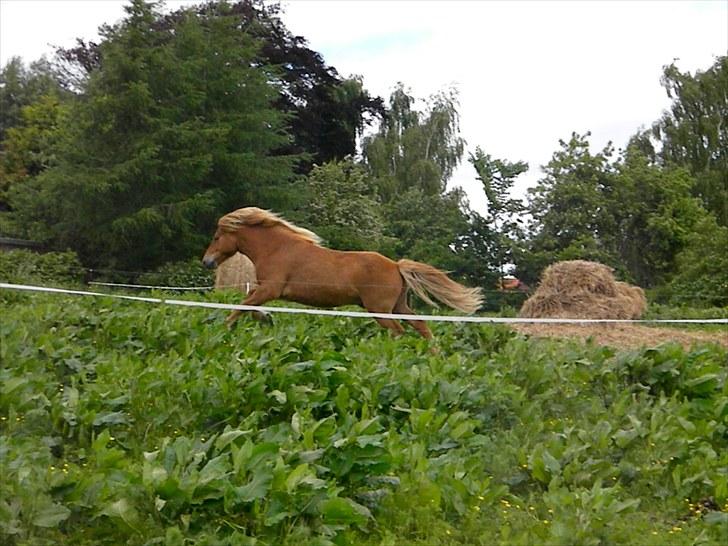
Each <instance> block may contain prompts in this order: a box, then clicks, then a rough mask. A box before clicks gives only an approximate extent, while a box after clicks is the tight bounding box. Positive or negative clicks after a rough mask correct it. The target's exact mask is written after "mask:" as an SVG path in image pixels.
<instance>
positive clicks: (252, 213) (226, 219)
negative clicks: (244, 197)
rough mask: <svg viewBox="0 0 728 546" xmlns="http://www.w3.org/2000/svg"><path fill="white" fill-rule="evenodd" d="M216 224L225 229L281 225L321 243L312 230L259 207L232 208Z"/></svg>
mask: <svg viewBox="0 0 728 546" xmlns="http://www.w3.org/2000/svg"><path fill="white" fill-rule="evenodd" d="M217 225H218V226H219V227H220V228H221V229H223V230H225V231H236V230H238V229H240V228H241V227H242V226H263V227H273V226H281V227H284V228H286V229H288V230H290V231H292V232H293V233H295V234H296V235H297V236H298V237H300V238H301V239H304V240H306V241H309V242H311V243H313V244H315V245H318V244H320V243H321V237H319V236H318V235H316V234H315V233H314V232H313V231H309V230H307V229H304V228H302V227H298V226H297V225H295V224H292V223H291V222H289V221H287V220H284V219H283V218H281V217H280V216H278V215H277V214H275V213H273V212H270V211H269V210H263V209H259V208H258V207H245V208H242V209H238V210H234V211H233V212H230V213H228V214H226V215H225V216H223V217H222V218H220V220H218V222H217Z"/></svg>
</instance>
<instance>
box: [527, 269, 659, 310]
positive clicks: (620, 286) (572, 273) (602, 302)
mask: <svg viewBox="0 0 728 546" xmlns="http://www.w3.org/2000/svg"><path fill="white" fill-rule="evenodd" d="M612 271H613V270H612V268H611V267H607V266H606V265H604V264H600V263H596V262H587V261H584V260H571V261H564V262H557V263H555V264H552V265H550V266H549V267H547V268H546V269H545V270H544V272H543V274H542V276H541V283H540V284H539V286H538V288H537V289H536V292H534V294H533V295H532V296H531V297H530V298H528V299H527V300H526V301H525V302H524V304H523V307H521V311H520V312H519V316H521V317H528V318H576V319H579V318H584V319H634V318H639V317H640V316H642V313H643V312H644V310H645V308H646V306H647V301H646V299H645V295H644V292H643V291H642V289H641V288H639V287H637V286H631V285H629V284H627V283H622V282H617V281H616V280H615V279H614V274H613V272H612Z"/></svg>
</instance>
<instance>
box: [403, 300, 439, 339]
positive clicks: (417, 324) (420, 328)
mask: <svg viewBox="0 0 728 546" xmlns="http://www.w3.org/2000/svg"><path fill="white" fill-rule="evenodd" d="M394 312H395V313H397V314H402V315H414V314H415V312H414V311H412V309H410V306H409V305H407V290H402V293H401V294H400V295H399V298H398V299H397V303H396V304H395V305H394ZM407 322H408V323H410V324H411V325H412V328H414V329H415V330H417V332H419V334H420V335H421V336H422V337H424V338H425V339H432V332H431V331H430V329H429V328H428V327H427V323H426V322H425V321H424V320H408V321H407Z"/></svg>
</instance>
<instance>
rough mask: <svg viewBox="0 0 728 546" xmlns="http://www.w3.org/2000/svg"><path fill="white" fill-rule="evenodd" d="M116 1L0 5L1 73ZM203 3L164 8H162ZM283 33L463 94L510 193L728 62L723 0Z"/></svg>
mask: <svg viewBox="0 0 728 546" xmlns="http://www.w3.org/2000/svg"><path fill="white" fill-rule="evenodd" d="M124 3H125V2H123V1H118V0H0V62H2V64H5V63H6V62H7V60H8V59H9V58H10V57H12V56H14V55H19V56H21V57H22V58H23V59H24V60H26V61H31V60H35V59H37V58H39V57H40V56H41V55H43V54H50V53H51V52H52V47H51V46H52V45H59V46H69V45H71V44H73V42H74V39H75V38H76V37H83V38H85V39H93V38H95V37H96V36H97V34H96V29H97V28H98V26H99V25H101V24H102V23H113V22H115V21H117V20H118V19H119V18H120V17H122V15H123V10H122V6H123V5H124ZM193 3H199V2H189V1H183V2H179V1H168V2H166V5H167V7H168V9H173V8H177V7H179V6H180V5H182V4H193ZM283 5H284V7H285V13H284V14H283V20H284V22H285V24H286V26H287V27H288V28H289V30H290V31H291V32H293V33H295V34H298V35H301V36H304V37H305V38H307V39H308V41H309V43H310V46H311V48H312V49H315V50H317V51H319V52H321V53H322V54H323V57H324V59H325V60H326V62H327V63H328V64H330V65H333V66H334V67H336V69H337V70H338V71H339V73H340V74H342V75H343V76H348V75H350V74H359V75H361V76H363V78H364V85H365V87H366V88H367V89H368V90H369V91H370V92H371V93H372V94H374V95H380V96H382V97H384V98H388V97H389V94H390V92H391V90H392V88H393V86H394V85H395V84H396V83H397V82H398V81H402V82H404V83H405V85H407V86H408V87H410V88H411V90H412V92H413V94H414V95H415V96H417V97H421V98H425V97H427V96H428V95H430V94H432V93H435V92H437V91H438V90H440V89H443V88H445V87H447V86H450V85H455V86H456V87H457V88H458V89H459V91H460V115H461V128H462V133H463V137H464V138H465V139H466V140H467V144H468V146H467V149H468V150H469V151H472V150H474V149H475V147H476V146H480V147H481V148H483V149H484V150H485V151H486V152H487V153H490V154H491V155H493V156H495V157H499V158H503V159H509V160H511V161H516V160H524V161H527V162H528V163H529V165H530V166H531V171H530V172H529V174H527V175H524V176H523V177H522V178H523V180H522V181H521V182H520V183H519V187H518V193H522V192H523V190H524V188H525V187H526V186H528V185H532V184H533V183H534V182H535V181H536V180H537V179H538V178H539V176H540V173H541V170H540V166H541V165H543V164H545V163H546V162H548V160H549V158H550V157H551V154H552V153H553V152H554V151H555V150H556V149H557V147H558V140H559V139H568V137H569V135H570V134H571V132H572V131H576V132H580V133H581V132H585V131H591V132H592V135H593V137H592V143H593V145H594V146H595V147H598V148H601V147H602V146H604V145H605V144H606V142H607V141H609V140H611V141H613V142H614V144H615V145H616V146H617V147H618V148H619V147H622V146H624V144H625V143H626V141H627V139H628V138H629V136H630V135H632V134H633V133H634V132H635V131H636V130H637V129H638V128H640V127H648V126H649V125H650V124H651V123H652V122H653V121H654V120H656V119H657V118H658V117H659V116H660V113H661V112H662V111H663V110H664V109H666V108H667V107H668V106H669V100H668V99H667V97H666V95H665V92H664V89H663V88H662V87H661V86H660V76H661V72H662V67H663V65H666V64H669V63H670V62H672V61H673V59H677V64H678V66H679V67H680V68H681V69H682V70H689V71H691V72H692V71H695V70H696V69H706V68H708V67H709V66H710V65H711V64H712V63H713V61H714V60H715V57H716V56H718V55H725V54H726V52H727V51H728V0H703V1H700V0H692V1H676V0H673V1H666V2H661V1H647V2H635V1H617V0H611V1H605V2H596V1H582V2H576V1H568V2H550V1H543V0H542V1H537V2H527V1H514V2H513V1H512V2H492V1H443V0H438V1H435V0H431V1H422V0H408V1H391V0H390V1H383V0H379V1H375V0H366V1H353V0H343V1H342V0H340V1H337V2H334V1H330V0H329V1H322V0H294V1H289V2H284V3H283ZM451 184H457V185H461V186H463V187H464V188H465V189H466V191H467V192H468V195H469V197H470V201H471V204H472V205H473V206H474V207H475V208H477V209H482V204H483V200H484V196H483V193H482V190H480V188H479V187H478V183H477V182H476V181H475V171H474V170H473V169H472V167H471V166H470V164H469V163H468V162H467V160H466V159H465V158H464V161H463V165H462V166H461V167H460V168H459V169H458V170H457V171H456V173H455V175H454V177H453V180H452V182H451Z"/></svg>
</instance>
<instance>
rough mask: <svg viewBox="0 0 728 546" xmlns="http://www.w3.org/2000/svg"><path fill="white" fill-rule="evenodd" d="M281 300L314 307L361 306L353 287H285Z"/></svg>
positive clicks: (312, 285)
mask: <svg viewBox="0 0 728 546" xmlns="http://www.w3.org/2000/svg"><path fill="white" fill-rule="evenodd" d="M281 297H282V299H284V300H288V301H295V302H298V303H303V304H304V305H311V306H314V307H337V306H339V305H354V304H356V305H361V299H360V297H359V293H358V291H357V290H356V289H355V288H354V287H346V286H341V287H334V286H322V285H314V284H311V285H304V284H303V283H302V284H301V286H290V285H289V286H286V288H285V289H284V290H283V294H282V296H281Z"/></svg>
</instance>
